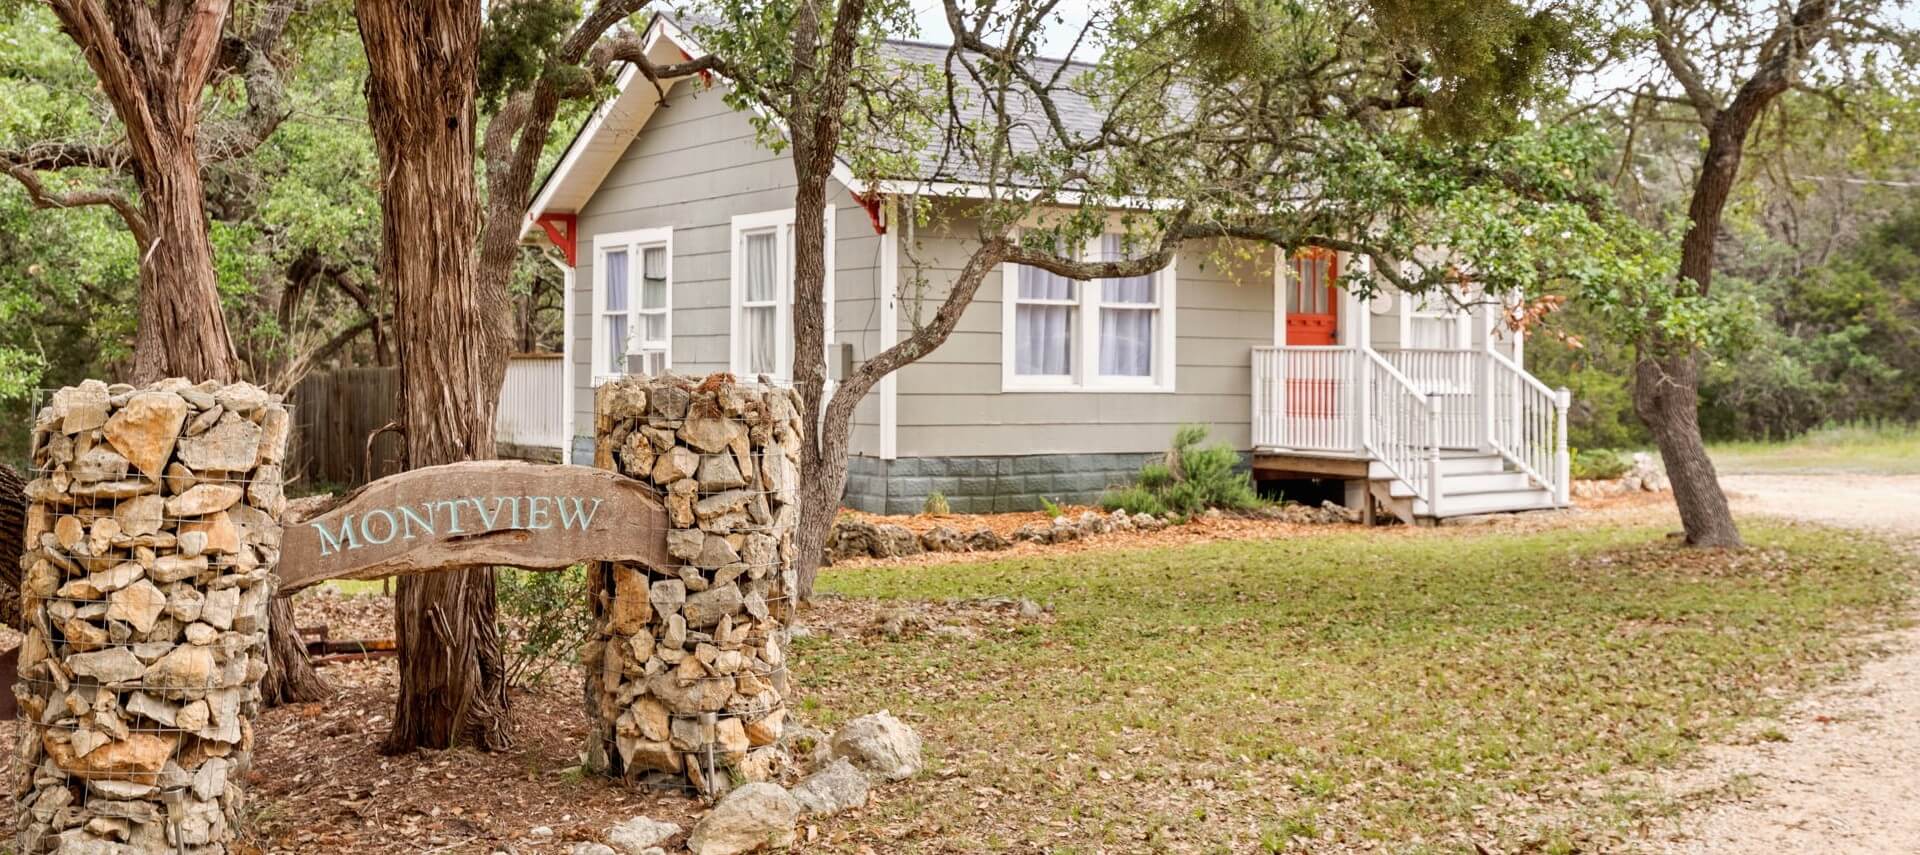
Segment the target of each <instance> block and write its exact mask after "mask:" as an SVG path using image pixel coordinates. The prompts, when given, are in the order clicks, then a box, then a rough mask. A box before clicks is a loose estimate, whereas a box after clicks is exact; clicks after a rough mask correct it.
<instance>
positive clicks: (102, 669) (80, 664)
mask: <svg viewBox="0 0 1920 855" xmlns="http://www.w3.org/2000/svg"><path fill="white" fill-rule="evenodd" d="M67 668H68V669H70V670H72V671H73V673H74V675H75V676H80V677H92V678H93V679H95V680H98V681H100V682H102V683H122V682H126V681H127V680H134V679H138V678H139V677H140V675H141V674H143V673H145V672H146V670H147V666H145V665H142V664H140V660H139V659H138V658H135V657H134V655H133V651H131V650H128V649H127V648H125V647H111V648H108V649H106V650H102V651H100V652H98V653H82V654H79V655H77V656H69V657H67Z"/></svg>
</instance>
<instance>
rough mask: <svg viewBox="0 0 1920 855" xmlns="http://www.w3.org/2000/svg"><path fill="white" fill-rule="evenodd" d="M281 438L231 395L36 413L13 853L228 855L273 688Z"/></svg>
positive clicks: (171, 391)
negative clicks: (264, 683) (263, 706)
mask: <svg viewBox="0 0 1920 855" xmlns="http://www.w3.org/2000/svg"><path fill="white" fill-rule="evenodd" d="M289 428H290V420H289V417H288V411H287V408H286V407H285V406H284V405H283V404H282V403H281V401H280V400H279V398H278V396H275V395H271V394H269V393H267V392H265V391H264V390H261V389H259V388H257V387H254V386H252V385H249V384H245V383H236V384H231V385H221V384H218V383H212V382H208V383H201V384H190V383H188V382H187V381H184V380H178V379H175V380H166V381H161V382H159V383H155V384H152V385H150V386H146V387H141V388H135V387H133V386H129V385H126V384H116V385H108V384H105V383H102V382H100V381H92V380H90V381H86V382H84V383H81V384H79V385H78V386H71V387H66V388H63V389H58V390H52V391H49V392H46V393H44V394H43V397H42V406H41V407H40V408H39V409H38V414H37V416H36V418H35V420H34V424H33V436H32V457H31V460H30V465H31V475H32V478H33V480H31V481H30V482H28V484H27V485H26V495H27V500H28V506H27V519H26V547H27V551H26V553H25V555H24V556H23V558H22V564H23V568H22V571H23V572H22V580H21V596H22V600H21V604H22V614H23V624H24V626H23V631H24V634H25V638H24V640H23V641H22V644H21V649H20V657H19V668H20V672H19V679H18V682H17V683H16V684H15V686H14V693H15V697H16V698H17V700H18V701H19V705H20V717H21V719H22V720H23V722H24V723H25V724H26V725H27V726H26V727H24V728H22V731H21V737H20V738H21V740H22V743H21V745H20V746H19V750H18V751H17V752H16V753H15V764H16V769H15V773H16V781H17V786H16V789H15V809H16V840H15V846H16V850H17V851H20V852H23V853H33V852H45V851H55V850H58V851H95V850H98V851H121V850H120V849H117V848H115V847H124V848H125V849H126V850H128V851H196V852H198V851H210V852H218V851H224V850H225V847H226V844H227V843H228V842H229V841H231V840H232V838H233V835H234V829H235V822H236V819H237V818H238V817H239V816H240V812H241V810H242V805H243V802H244V792H243V791H242V789H241V787H240V785H239V782H240V780H241V778H242V776H243V775H244V773H245V771H246V769H247V767H248V766H249V765H250V762H251V756H252V747H253V735H252V719H253V717H254V716H255V714H257V712H258V711H259V703H260V693H259V682H260V680H261V678H263V677H264V676H265V675H266V671H267V606H268V601H269V600H270V598H271V597H272V596H273V590H274V585H275V576H274V566H275V564H276V563H277V561H278V559H279V547H280V524H279V522H278V519H279V515H280V513H281V512H282V510H283V509H284V508H285V504H286V497H285V495H284V493H283V492H282V486H281V465H282V462H283V460H284V455H285V450H286V443H287V436H288V433H289Z"/></svg>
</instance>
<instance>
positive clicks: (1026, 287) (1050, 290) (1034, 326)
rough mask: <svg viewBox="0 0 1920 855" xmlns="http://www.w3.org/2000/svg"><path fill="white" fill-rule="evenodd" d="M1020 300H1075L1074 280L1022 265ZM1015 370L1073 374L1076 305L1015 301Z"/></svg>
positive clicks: (1023, 372) (1057, 374)
mask: <svg viewBox="0 0 1920 855" xmlns="http://www.w3.org/2000/svg"><path fill="white" fill-rule="evenodd" d="M1019 275H1020V283H1019V295H1018V297H1019V300H1022V301H1024V300H1072V299H1074V287H1073V286H1074V282H1073V280H1071V279H1068V278H1066V277H1064V276H1058V275H1055V274H1053V273H1049V272H1047V271H1046V270H1042V269H1040V268H1038V267H1027V266H1024V265H1022V266H1021V267H1020V268H1019ZM1014 372H1015V373H1017V374H1025V375H1039V376H1059V375H1064V374H1071V373H1073V307H1072V306H1066V305H1049V304H1046V303H1041V304H1037V305H1030V304H1026V303H1019V302H1016V305H1015V308H1014Z"/></svg>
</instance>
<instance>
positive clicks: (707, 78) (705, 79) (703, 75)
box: [680, 50, 713, 87]
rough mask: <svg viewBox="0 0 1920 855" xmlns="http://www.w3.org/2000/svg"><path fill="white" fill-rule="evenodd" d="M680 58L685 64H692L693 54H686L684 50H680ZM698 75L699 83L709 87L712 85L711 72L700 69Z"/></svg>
mask: <svg viewBox="0 0 1920 855" xmlns="http://www.w3.org/2000/svg"><path fill="white" fill-rule="evenodd" d="M680 58H681V59H682V60H684V61H686V62H692V61H693V54H690V53H687V52H686V51H685V50H682V51H680ZM699 74H700V82H702V83H705V84H707V85H708V86H709V87H711V86H712V85H713V72H712V71H711V70H709V69H705V68H702V69H700V72H699Z"/></svg>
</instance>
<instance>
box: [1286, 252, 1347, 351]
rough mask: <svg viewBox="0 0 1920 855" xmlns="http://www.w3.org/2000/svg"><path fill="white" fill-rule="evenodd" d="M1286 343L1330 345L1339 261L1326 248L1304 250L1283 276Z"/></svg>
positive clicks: (1336, 317) (1336, 318)
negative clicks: (1290, 271)
mask: <svg viewBox="0 0 1920 855" xmlns="http://www.w3.org/2000/svg"><path fill="white" fill-rule="evenodd" d="M1287 278H1288V285H1287V287H1288V288H1290V289H1291V293H1289V294H1288V295H1287V303H1286V305H1287V344H1289V345H1293V346H1296V347H1301V346H1331V345H1333V344H1334V343H1335V341H1336V339H1338V338H1339V336H1338V332H1339V329H1340V294H1339V285H1338V284H1337V282H1338V280H1339V278H1340V258H1339V256H1338V255H1336V254H1334V252H1333V250H1330V249H1305V250H1301V251H1300V252H1299V254H1297V255H1295V256H1294V258H1293V275H1292V276H1289V277H1287Z"/></svg>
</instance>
